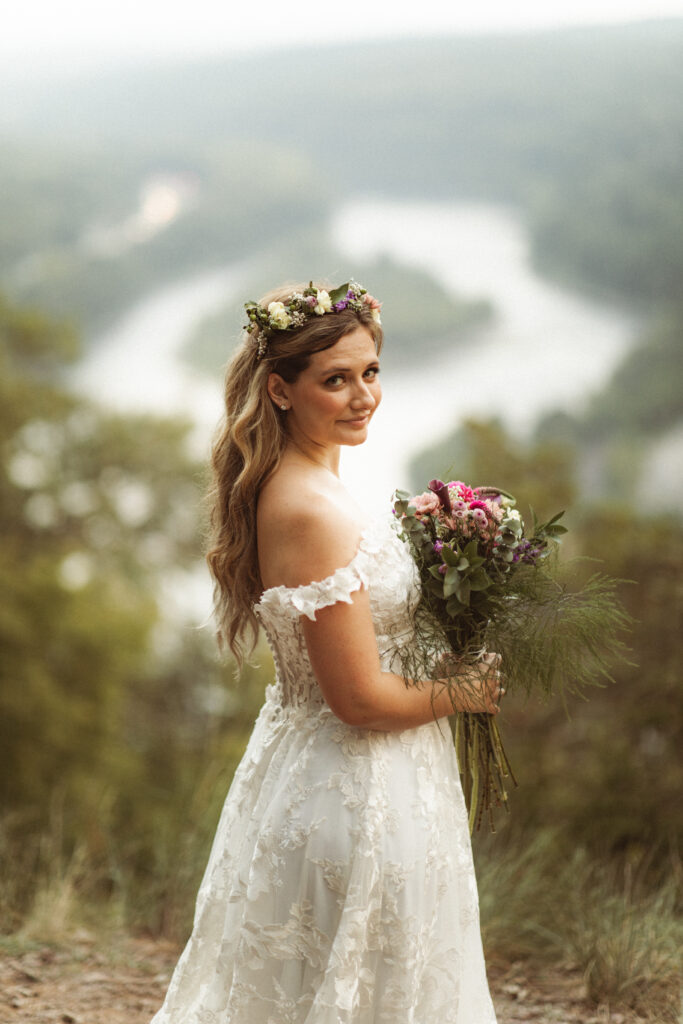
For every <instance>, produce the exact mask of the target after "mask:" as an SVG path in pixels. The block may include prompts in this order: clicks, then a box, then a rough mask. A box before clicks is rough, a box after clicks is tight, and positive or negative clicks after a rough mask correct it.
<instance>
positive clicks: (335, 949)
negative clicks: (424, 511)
mask: <svg viewBox="0 0 683 1024" xmlns="http://www.w3.org/2000/svg"><path fill="white" fill-rule="evenodd" d="M379 305H380V304H379V303H378V302H377V301H376V300H375V299H373V298H372V296H370V295H368V293H367V292H366V291H365V289H363V288H362V287H361V286H360V285H358V284H356V283H354V282H352V283H351V284H350V285H344V286H342V288H341V289H336V290H334V291H332V292H331V293H330V292H328V291H326V290H325V289H323V288H322V287H318V286H313V285H311V286H309V287H308V288H303V287H300V288H291V287H290V288H285V289H281V290H279V291H277V292H274V293H271V294H270V295H268V296H266V298H264V299H263V300H262V302H261V303H250V304H248V305H247V311H248V316H249V321H250V322H249V326H248V328H247V330H246V332H245V336H244V339H243V342H242V345H241V347H240V348H239V350H238V351H237V353H236V354H235V356H234V358H233V360H232V363H231V364H230V366H229V368H228V373H227V380H226V394H225V399H226V418H225V424H224V426H223V429H222V432H221V433H220V436H219V437H218V439H217V441H216V444H215V446H214V452H213V466H214V489H213V494H212V501H213V547H212V548H211V550H210V552H209V556H208V560H209V565H210V567H211V570H212V572H213V575H214V577H215V580H216V598H217V600H216V607H217V613H218V618H219V624H220V632H221V635H222V637H223V639H224V640H225V641H227V643H228V645H229V646H230V647H231V649H232V650H233V652H234V653H235V655H236V656H237V657H238V659H241V657H242V656H243V654H244V653H245V650H246V649H247V647H248V644H247V639H248V637H249V636H250V637H251V639H252V640H253V639H255V636H256V631H257V629H258V625H259V624H260V625H261V626H262V627H263V629H264V631H265V633H266V636H267V638H268V642H269V644H270V647H271V649H272V653H273V657H274V661H275V666H276V681H275V682H274V683H273V684H271V685H270V686H268V687H267V690H266V701H265V704H264V706H263V708H262V710H261V712H260V714H259V717H258V719H257V721H256V724H255V727H254V731H253V734H252V736H251V739H250V741H249V745H248V747H247V750H246V752H245V755H244V758H243V759H242V762H241V764H240V766H239V768H238V769H237V771H236V773H235V777H234V780H233V782H232V785H231V787H230V792H229V794H228V797H227V800H226V803H225V807H224V810H223V814H222V817H221V820H220V823H219V826H218V831H217V835H216V839H215V841H214V845H213V849H212V852H211V856H210V859H209V864H208V867H207V869H206V873H205V876H204V880H203V882H202V885H201V888H200V891H199V896H198V900H197V908H196V914H195V923H194V929H193V933H192V937H191V938H190V941H189V943H188V945H187V947H186V949H185V951H184V953H183V955H182V957H181V959H180V961H179V963H178V966H177V968H176V971H175V973H174V975H173V979H172V981H171V985H170V988H169V991H168V994H167V997H166V1001H165V1003H164V1006H163V1007H162V1009H161V1010H160V1011H159V1013H158V1014H157V1016H156V1017H155V1018H154V1022H153V1024H219V1022H220V1024H380V1022H386V1024H495V1014H494V1011H493V1007H492V1004H491V999H490V996H489V991H488V986H487V982H486V973H485V967H484V961H483V954H482V946H481V939H480V932H479V914H478V903H477V892H476V883H475V876H474V871H473V866H472V854H471V847H470V841H469V832H468V826H467V817H466V812H465V807H464V801H463V797H462V791H461V788H460V782H459V775H458V768H457V762H456V759H455V753H454V750H453V744H452V741H451V738H450V730H449V729H448V728H440V726H439V723H438V722H437V721H436V720H435V719H436V718H439V717H443V716H445V715H448V714H452V712H453V706H452V704H451V699H450V697H449V696H448V694H447V693H446V691H445V690H443V689H442V690H440V691H439V689H438V688H437V689H436V690H435V691H434V693H438V696H436V697H435V698H434V699H433V693H432V684H431V683H430V682H429V681H423V682H421V683H417V684H415V685H410V686H407V685H406V682H405V680H404V679H403V678H402V677H401V676H400V675H398V674H397V673H396V671H395V669H396V667H397V666H398V665H399V664H400V659H398V658H397V654H396V652H397V650H398V649H399V648H400V646H401V645H402V644H405V643H409V642H410V637H411V631H412V613H413V611H414V609H415V606H416V604H417V601H418V597H419V591H418V585H417V575H416V570H415V567H414V563H413V561H412V559H411V557H410V555H409V553H408V551H407V548H406V547H405V546H404V545H403V543H402V541H401V540H400V539H399V537H398V536H397V534H396V532H395V530H394V528H393V526H392V523H391V517H390V516H387V517H384V518H383V519H381V520H375V521H371V522H368V521H367V520H366V519H365V518H364V517H363V514H362V512H361V511H360V509H358V507H357V506H356V505H355V503H354V502H353V501H352V499H351V498H350V497H349V495H348V494H347V492H346V491H345V490H344V488H343V487H342V485H341V483H340V481H339V478H338V468H339V453H340V449H341V447H342V445H357V444H362V442H363V441H364V440H365V438H366V437H367V433H368V426H369V423H370V420H371V418H372V416H373V415H374V413H375V411H376V409H377V406H378V405H379V403H380V399H381V391H380V384H379V361H378V357H379V353H380V350H381V346H382V329H381V325H380V317H379ZM463 682H464V683H467V686H466V687H464V690H466V692H467V697H466V698H465V697H464V696H463V700H462V707H463V709H467V710H477V711H487V712H489V713H491V714H494V713H495V712H496V711H497V709H498V702H499V700H500V696H501V694H502V693H503V692H504V691H503V690H502V689H501V686H500V678H499V673H498V671H497V661H496V658H495V656H490V659H489V661H488V663H487V664H485V665H482V666H480V667H479V668H478V669H472V668H469V669H467V670H463Z"/></svg>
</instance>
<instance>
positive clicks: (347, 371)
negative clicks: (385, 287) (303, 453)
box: [268, 325, 382, 446]
mask: <svg viewBox="0 0 683 1024" xmlns="http://www.w3.org/2000/svg"><path fill="white" fill-rule="evenodd" d="M268 390H269V393H270V396H271V398H273V400H274V401H275V402H276V404H277V405H281V404H282V402H283V401H284V403H285V404H286V405H287V409H288V411H287V413H286V424H287V430H288V432H289V434H290V436H291V437H292V438H293V439H295V440H296V438H297V437H301V436H303V437H304V438H306V439H307V440H309V441H313V442H315V443H316V444H319V445H325V446H329V445H340V444H347V445H356V444H362V443H363V441H365V439H366V437H367V435H368V424H369V423H370V420H371V419H372V415H373V413H374V411H375V409H376V408H377V406H378V405H379V403H380V401H381V398H382V389H381V387H380V383H379V360H378V358H377V352H376V351H375V343H374V341H373V340H372V336H371V334H370V332H369V331H368V330H367V329H366V328H365V327H361V326H360V325H359V326H358V327H357V328H356V329H355V330H354V331H352V332H351V333H350V334H345V335H344V337H343V338H340V340H339V341H338V342H337V343H336V345H333V346H332V348H328V349H325V351H324V352H315V353H314V354H313V355H312V356H311V361H310V364H309V366H308V369H306V370H304V371H303V372H302V373H300V374H299V376H298V377H297V379H296V381H295V382H294V383H293V384H287V382H286V381H284V380H283V379H282V378H281V377H280V376H279V375H278V374H275V373H273V374H271V375H270V378H269V381H268Z"/></svg>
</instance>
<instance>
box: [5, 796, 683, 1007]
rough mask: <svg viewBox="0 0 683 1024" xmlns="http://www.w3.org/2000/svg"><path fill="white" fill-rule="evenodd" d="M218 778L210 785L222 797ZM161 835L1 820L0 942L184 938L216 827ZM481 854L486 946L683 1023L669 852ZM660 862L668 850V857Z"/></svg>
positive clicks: (610, 1003) (555, 841)
mask: <svg viewBox="0 0 683 1024" xmlns="http://www.w3.org/2000/svg"><path fill="white" fill-rule="evenodd" d="M213 782H214V780H213V779H210V780H207V783H206V784H207V792H210V795H211V796H212V797H213V793H212V790H213V788H214V787H213V785H212V783H213ZM175 821H176V823H177V824H176V830H175V832H174V829H173V827H172V825H171V823H170V822H169V823H167V825H168V828H167V829H165V830H164V829H161V828H159V830H158V832H157V837H158V838H157V845H158V849H156V850H155V851H150V850H148V849H146V850H145V851H144V852H145V857H146V858H147V861H146V867H145V870H144V871H141V869H140V859H139V858H140V852H141V851H140V850H138V849H134V848H133V847H131V846H130V845H129V844H128V845H126V843H124V841H123V839H122V837H119V839H118V844H117V843H116V842H115V839H114V837H112V839H111V844H112V846H113V847H116V858H115V859H116V870H115V871H114V872H112V870H111V867H110V866H107V865H106V864H103V863H102V862H101V861H99V862H95V861H94V860H93V858H92V857H91V856H90V855H89V854H88V852H87V850H86V849H85V848H84V847H78V848H76V849H75V850H74V851H72V852H71V853H70V855H68V856H67V855H65V854H64V851H63V844H62V840H61V832H60V829H59V826H58V823H57V824H55V825H53V830H52V832H51V833H50V834H48V835H43V836H40V837H33V838H32V839H31V838H30V837H29V838H28V839H27V838H26V837H25V836H21V835H20V834H15V835H14V836H12V834H11V831H12V830H11V829H9V828H8V827H6V828H5V829H4V830H0V879H2V882H1V884H0V920H2V921H3V928H2V931H3V932H4V933H5V934H4V938H2V941H1V942H0V946H1V947H4V948H9V946H11V947H15V946H19V947H24V948H27V947H30V946H32V945H34V944H35V943H37V942H40V943H44V944H45V943H47V944H55V945H60V944H62V943H64V942H65V941H69V940H70V939H73V938H74V937H77V936H78V934H79V933H80V934H90V935H95V936H97V937H98V938H100V939H101V938H103V937H105V938H107V940H108V943H107V944H108V945H111V940H113V938H114V936H116V935H117V934H118V935H121V934H124V933H125V932H127V931H128V932H133V933H137V934H153V935H157V936H160V937H161V936H163V937H165V938H171V939H173V940H174V941H176V942H182V941H183V940H184V938H185V937H186V931H187V928H188V927H189V922H190V921H191V916H192V910H193V904H194V898H195V894H196V889H197V885H198V883H199V879H200V878H201V874H202V871H203V868H204V865H205V862H206V858H207V856H208V846H209V843H210V839H211V835H210V834H209V833H210V830H208V829H207V831H206V834H204V835H202V836H199V835H198V834H197V819H196V817H195V815H194V814H193V815H189V816H187V817H184V816H179V817H176V818H175ZM475 861H476V865H477V875H478V882H479V897H480V908H481V921H482V933H483V939H484V946H485V948H486V952H487V956H488V957H491V958H495V959H497V960H498V961H503V962H508V963H509V962H513V961H517V960H520V959H523V958H526V959H527V960H528V961H529V962H530V963H532V964H534V965H539V966H543V965H555V966H558V965H561V966H566V967H569V968H573V969H576V968H578V969H579V970H580V971H581V973H582V975H583V978H584V981H585V989H586V995H587V997H588V998H589V999H590V1000H591V1001H592V1002H593V1003H594V1004H595V1005H596V1006H598V1007H601V1008H603V1009H606V1010H607V1011H608V1014H609V1013H611V1012H618V1011H621V1010H625V1009H629V1010H631V1011H633V1012H635V1013H637V1014H639V1015H640V1016H641V1017H643V1018H644V1019H646V1020H651V1021H652V1022H653V1024H654V1022H656V1024H680V1022H681V1021H682V1020H683V1018H682V1017H681V1015H680V1014H681V1005H680V999H681V978H680V968H681V964H680V953H679V950H680V949H682V948H683V920H682V918H681V913H680V910H681V908H680V892H681V879H682V877H683V870H682V867H681V863H680V860H679V859H678V858H677V857H674V856H671V857H670V859H669V862H668V865H667V867H666V868H665V869H664V870H663V869H662V868H661V866H660V867H659V868H658V869H657V871H655V870H654V869H653V868H652V867H651V865H650V864H649V862H648V860H647V858H646V857H644V856H637V857H631V858H629V857H624V858H622V859H620V860H616V859H614V858H611V859H604V860H596V859H595V858H594V857H591V856H589V855H588V854H587V853H586V852H585V851H583V850H581V849H574V850H568V849H567V846H566V844H564V843H563V842H562V840H561V838H560V837H559V835H558V834H557V833H553V832H551V831H549V830H548V831H546V832H541V833H540V834H538V835H536V836H535V837H534V838H533V839H531V840H530V839H529V836H528V835H527V834H524V833H520V834H519V835H517V836H515V835H514V834H513V833H512V831H511V830H503V831H502V832H501V833H499V834H498V835H496V836H495V837H494V836H478V837H477V839H476V848H475ZM659 863H660V865H661V860H660V862H659Z"/></svg>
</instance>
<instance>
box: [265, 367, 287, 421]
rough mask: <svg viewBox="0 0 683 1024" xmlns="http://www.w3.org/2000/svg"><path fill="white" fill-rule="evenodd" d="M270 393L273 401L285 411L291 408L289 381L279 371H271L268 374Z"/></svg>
mask: <svg viewBox="0 0 683 1024" xmlns="http://www.w3.org/2000/svg"><path fill="white" fill-rule="evenodd" d="M267 388H268V395H269V397H270V399H271V401H272V402H273V403H274V404H275V405H276V406H277V407H278V409H282V410H283V412H284V411H286V410H287V409H289V407H290V401H289V387H288V386H287V382H286V381H285V380H283V379H282V377H281V376H280V374H279V373H271V374H269V375H268V384H267Z"/></svg>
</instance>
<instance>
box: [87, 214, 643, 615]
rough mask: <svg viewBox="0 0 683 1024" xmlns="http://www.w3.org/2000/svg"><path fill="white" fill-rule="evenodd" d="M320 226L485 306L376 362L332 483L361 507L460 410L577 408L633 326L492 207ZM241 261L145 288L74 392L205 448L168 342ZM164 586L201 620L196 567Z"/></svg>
mask: <svg viewBox="0 0 683 1024" xmlns="http://www.w3.org/2000/svg"><path fill="white" fill-rule="evenodd" d="M330 234H331V238H332V241H333V242H334V244H335V245H336V246H337V248H338V249H339V250H340V252H341V253H342V254H343V255H344V256H346V257H348V258H349V261H351V260H353V259H358V260H361V259H362V260H363V262H366V261H367V260H370V259H372V257H374V256H379V255H389V256H391V257H392V258H393V259H395V260H398V261H400V262H403V263H406V264H409V265H413V266H415V267H420V268H421V269H423V270H426V271H428V272H429V273H430V274H432V275H433V276H434V277H435V278H436V279H437V280H438V281H440V282H441V283H442V285H443V286H444V287H445V288H446V289H447V290H448V291H451V292H453V293H454V294H456V295H463V296H466V297H486V298H488V299H489V300H490V301H491V302H492V303H493V305H494V307H495V309H496V317H495V319H494V320H493V321H492V322H491V323H490V325H488V326H487V327H486V329H485V330H483V331H480V332H478V333H477V335H476V341H473V342H472V343H471V344H470V346H469V347H466V348H463V347H459V348H457V349H453V350H452V351H448V350H445V351H443V352H442V353H441V354H439V356H438V357H432V358H430V359H429V361H428V362H426V363H425V365H423V366H420V365H416V366H415V367H412V368H411V369H409V370H406V369H403V370H401V371H392V370H391V369H390V359H386V360H385V369H384V371H383V374H382V385H383V391H384V397H383V401H382V405H381V407H380V409H379V410H378V412H377V414H376V415H375V417H374V419H373V422H372V425H371V428H370V436H369V439H368V441H367V442H366V443H365V444H364V445H361V446H359V447H358V448H352V449H345V450H344V452H343V454H342V463H341V468H342V477H343V479H344V481H345V483H346V484H347V486H348V487H349V489H350V490H351V491H352V493H354V494H355V495H356V497H357V500H358V501H359V503H360V504H361V505H362V506H363V507H365V508H366V509H367V510H368V513H369V514H371V515H372V514H376V513H380V512H382V511H384V510H388V508H389V500H390V497H391V495H392V493H393V491H394V490H395V489H396V488H397V487H407V486H408V483H409V481H408V479H407V465H408V461H409V459H410V458H411V456H412V455H413V454H414V453H416V452H417V451H418V450H419V449H421V448H423V447H424V446H425V445H426V444H428V443H429V442H431V441H434V440H436V439H438V438H439V437H441V436H442V435H443V434H444V433H446V432H447V431H449V430H451V429H452V428H453V427H455V426H456V425H457V424H458V423H460V422H461V421H462V420H463V418H465V417H468V416H476V417H482V418H488V417H491V416H493V415H495V416H498V417H499V418H500V419H501V420H502V421H503V422H504V423H505V424H506V425H507V426H508V427H509V428H511V429H512V430H514V431H516V432H518V433H519V434H520V435H523V434H524V433H525V432H526V431H527V430H528V429H529V428H530V427H531V426H532V425H533V423H534V422H535V420H536V419H537V417H538V416H539V415H540V414H541V413H543V412H544V411H546V410H551V409H566V410H576V409H578V408H580V406H581V404H582V403H583V402H584V401H585V400H586V397H587V396H588V395H589V394H590V392H592V391H594V390H595V389H597V388H599V387H600V385H601V384H602V383H603V382H604V381H605V379H606V378H607V377H608V376H609V374H610V373H611V371H612V369H613V368H614V366H615V364H616V363H617V362H618V361H619V359H620V357H621V356H622V354H623V353H624V352H625V351H626V350H627V349H628V347H629V346H630V345H631V344H632V342H633V340H634V338H635V335H636V332H637V330H638V326H639V325H638V323H637V322H636V321H635V320H634V319H633V318H631V317H629V316H627V315H626V314H624V313H623V312H622V311H620V310H619V309H614V308H609V307H605V306H604V305H599V304H596V303H594V302H591V301H590V300H588V299H586V298H585V297H583V296H581V295H578V294H575V293H573V292H570V291H567V290H565V289H562V288H559V287H557V286H556V285H554V284H552V283H550V282H549V281H546V280H544V279H543V278H542V277H540V276H539V275H538V274H537V273H536V272H535V271H534V269H533V268H532V267H531V265H530V261H529V238H528V234H527V231H526V229H525V226H524V224H523V222H522V221H521V220H520V218H519V217H518V215H517V214H516V213H515V211H514V210H510V209H508V208H505V207H499V206H491V205H473V204H471V203H467V204H456V203H448V204H445V203H424V202H420V203H409V204H405V203H398V202H388V201H385V200H382V201H375V200H369V199H367V200H363V199H359V200H356V201H354V202H350V203H348V204H347V205H346V206H345V207H344V208H342V209H341V210H340V212H338V213H337V215H336V216H335V217H334V219H333V220H332V222H331V224H330ZM250 271H252V272H253V267H252V266H250V265H248V264H246V263H245V264H241V265H232V266H228V267H224V268H220V269H217V270H214V271H211V272H206V273H202V274H200V275H198V276H196V277H194V278H191V279H189V280H183V281H181V282H178V283H176V284H174V285H172V286H169V287H166V288H164V289H161V290H159V291H157V292H155V293H154V294H152V295H150V296H149V297H148V298H147V299H146V300H144V301H143V302H141V303H140V304H139V305H137V306H136V307H135V308H133V309H131V310H130V312H129V313H128V315H126V316H125V317H123V318H122V319H121V321H120V322H119V323H118V324H117V325H116V326H115V327H114V328H113V329H112V330H110V331H109V332H108V333H107V334H106V335H103V336H102V337H100V338H99V339H96V340H95V343H94V344H93V345H92V346H91V349H90V351H91V355H90V356H88V357H87V358H86V359H85V360H84V362H83V363H82V364H81V365H80V366H79V368H78V370H77V373H76V376H75V381H74V383H75V384H76V386H77V388H79V389H81V390H83V391H84V392H85V393H87V394H88V395H90V397H92V398H95V399H96V400H98V401H100V402H101V403H103V404H105V405H109V406H113V407H114V408H117V409H121V410H127V411H142V410H146V411H152V412H158V413H165V414H171V415H176V414H177V415H182V416H183V417H186V418H188V419H189V420H190V421H192V422H193V423H194V431H193V434H192V440H193V443H194V446H195V450H196V453H197V455H198V456H199V457H200V458H204V457H207V456H208V452H209V446H210V438H211V435H212V432H213V429H214V427H215V424H216V423H217V421H218V419H219V416H220V413H221V401H222V396H221V387H220V382H218V381H215V380H212V379H208V378H207V377H205V376H203V375H202V374H201V373H199V372H197V371H196V370H194V369H192V367H189V366H188V365H187V364H186V363H185V362H183V361H182V360H181V359H180V358H179V356H178V352H179V350H180V347H181V345H182V344H183V342H184V341H185V340H186V338H187V337H188V334H189V332H190V331H191V330H192V328H193V327H194V326H195V325H196V323H197V322H198V321H199V320H200V319H201V318H202V317H204V316H205V315H206V314H208V313H211V312H213V311H214V310H215V309H217V308H218V307H220V306H221V305H223V304H224V303H225V302H226V301H228V300H230V299H231V298H232V297H233V296H239V295H241V294H242V291H243V288H244V285H245V283H246V281H247V280H248V279H249V278H250V277H251V274H250ZM368 283H369V282H368ZM387 341H388V346H387V348H389V346H390V344H391V339H390V338H389V339H387ZM226 356H227V353H226ZM387 362H388V363H389V368H386V364H387ZM164 590H165V593H164V595H163V599H164V601H165V606H166V608H167V612H168V615H169V617H170V618H171V619H176V620H177V619H181V620H184V621H186V622H188V621H189V622H194V623H197V622H202V621H205V620H206V619H207V617H208V616H209V610H210V604H211V600H210V587H209V579H208V573H207V572H206V570H205V568H204V566H203V564H202V565H201V566H199V567H198V569H197V571H196V572H194V573H190V574H181V575H178V574H175V575H174V574H173V572H170V573H169V576H168V580H167V585H165V587H164Z"/></svg>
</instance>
